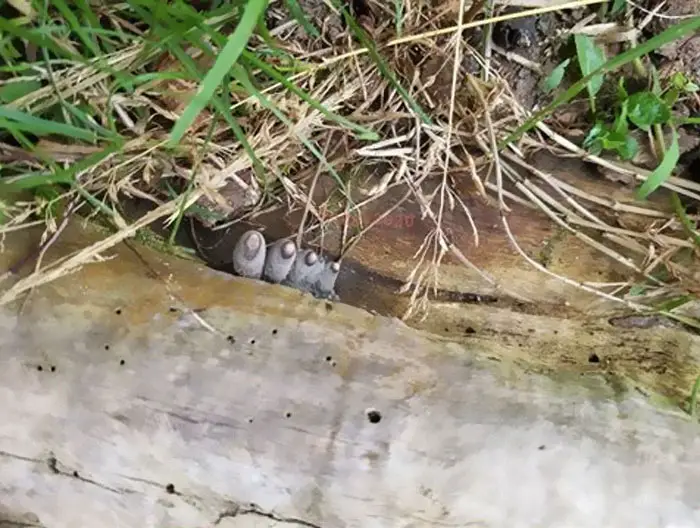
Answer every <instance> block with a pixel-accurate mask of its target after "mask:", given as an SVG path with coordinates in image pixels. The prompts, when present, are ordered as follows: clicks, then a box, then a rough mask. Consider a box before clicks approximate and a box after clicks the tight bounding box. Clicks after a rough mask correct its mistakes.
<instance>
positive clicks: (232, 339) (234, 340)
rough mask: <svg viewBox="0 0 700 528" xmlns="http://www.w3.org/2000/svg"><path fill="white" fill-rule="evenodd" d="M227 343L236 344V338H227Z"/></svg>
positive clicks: (230, 336)
mask: <svg viewBox="0 0 700 528" xmlns="http://www.w3.org/2000/svg"><path fill="white" fill-rule="evenodd" d="M226 341H228V342H229V343H231V344H233V343H235V342H236V338H235V337H233V336H232V335H229V336H226Z"/></svg>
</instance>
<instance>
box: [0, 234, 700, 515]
mask: <svg viewBox="0 0 700 528" xmlns="http://www.w3.org/2000/svg"><path fill="white" fill-rule="evenodd" d="M91 236H94V235H91V234H90V233H86V232H85V231H83V230H80V229H77V228H73V229H68V230H67V231H66V232H65V233H64V234H63V235H62V236H61V238H60V239H59V242H58V243H57V244H56V245H54V246H53V247H52V248H51V249H50V250H49V252H48V254H47V255H46V259H47V261H51V260H53V259H56V258H59V257H60V256H62V255H64V254H66V253H68V252H70V251H72V250H74V249H75V248H76V246H77V245H78V244H79V245H80V246H82V245H84V244H85V242H86V240H87V241H89V240H90V237H91ZM33 242H34V241H33V240H32V239H31V237H28V236H27V235H26V234H22V235H21V236H19V235H17V236H8V238H7V240H6V241H5V251H4V252H3V253H2V264H3V266H4V267H5V268H7V267H9V265H10V264H13V263H16V262H17V261H18V259H19V258H21V257H22V256H23V255H25V254H26V252H27V251H29V250H30V249H31V247H32V244H33ZM110 254H112V255H114V256H115V257H116V258H113V259H111V260H108V261H107V262H102V263H94V264H88V265H86V266H84V267H83V268H82V269H81V270H80V271H78V272H76V273H74V274H72V275H69V276H66V277H63V278H61V279H59V280H57V281H54V282H52V283H50V284H47V285H44V286H42V287H41V288H38V289H36V290H35V291H33V292H32V294H31V296H29V298H27V299H23V300H22V301H20V302H17V303H15V304H13V305H10V306H5V307H3V308H1V309H0V326H1V327H2V332H0V361H2V368H1V369H0V381H1V385H0V387H1V388H0V391H1V400H0V401H2V405H1V406H0V424H1V425H0V432H1V433H0V482H1V483H2V486H3V491H2V495H1V496H0V525H6V526H42V527H47V528H61V527H74V526H101V527H112V526H114V527H117V526H119V527H121V526H128V527H134V526H153V527H179V528H190V527H192V528H194V527H205V526H223V527H239V526H241V527H242V526H256V527H257V526H286V525H289V526H312V527H313V526H323V527H355V526H357V527H395V526H412V527H423V526H425V527H434V526H489V527H500V526H523V527H526V526H527V527H529V526H533V527H534V526H577V527H588V526H591V527H596V528H600V527H606V526H611V527H613V526H615V527H617V526H635V527H639V528H644V527H651V526H671V525H674V526H695V525H697V524H698V523H700V509H699V508H698V506H697V505H698V504H700V500H699V499H700V455H699V454H698V453H700V450H699V449H698V442H699V441H700V440H698V438H699V436H698V426H697V425H696V424H695V423H692V422H691V421H689V420H686V419H684V416H683V414H682V413H680V412H679V411H677V410H675V411H674V409H673V406H663V405H661V406H659V405H658V403H659V401H660V399H661V398H657V396H670V397H674V396H678V395H679V394H680V393H681V385H682V384H686V383H688V382H689V381H691V379H692V378H691V373H694V372H696V371H697V365H698V355H699V352H700V347H699V341H698V338H697V337H696V336H693V335H691V334H688V333H685V332H683V331H681V330H679V329H675V328H653V329H649V330H646V331H644V330H635V331H634V334H632V333H631V332H632V331H630V333H629V335H627V334H626V333H625V331H624V330H620V329H619V328H615V327H612V326H610V325H609V324H608V323H607V321H585V322H581V321H576V320H566V319H563V318H556V317H554V316H544V315H528V314H526V313H518V314H513V313H506V312H507V311H506V310H504V309H495V308H494V309H489V308H488V307H486V308H485V307H484V306H476V305H464V304H459V305H454V304H449V305H444V306H439V305H436V306H438V310H437V311H436V312H435V313H436V314H438V315H434V316H433V317H442V318H443V320H441V321H440V324H442V325H445V326H449V327H450V328H449V330H450V332H446V333H445V335H443V336H437V335H434V334H427V333H422V332H420V331H418V330H416V329H411V328H408V327H406V326H405V325H404V324H402V323H400V322H398V321H396V320H395V319H391V318H385V317H380V316H374V315H371V314H370V313H368V312H366V311H364V310H360V309H357V308H353V307H350V306H347V305H344V304H340V303H336V304H330V303H327V302H324V301H319V300H315V299H312V298H310V297H309V296H308V295H302V294H300V293H299V292H297V291H294V290H291V289H288V288H285V287H282V286H273V285H268V284H262V283H258V282H255V281H249V280H244V279H239V278H235V277H231V276H227V275H225V274H222V273H217V272H214V271H211V270H209V269H207V268H205V267H202V266H198V265H196V264H193V263H191V262H185V261H182V260H177V259H174V258H170V257H166V256H163V255H160V254H157V253H155V252H153V251H151V250H148V249H146V248H142V247H138V246H135V245H133V244H131V243H130V244H129V245H128V246H127V245H124V244H122V245H120V246H118V247H116V248H115V249H114V250H113V251H110ZM499 310H500V311H499ZM449 313H452V316H451V318H449V319H447V322H445V320H446V319H445V318H447V317H448V316H447V314H449ZM433 323H434V324H437V322H436V321H433ZM457 325H461V326H459V327H458V326H457ZM467 325H468V326H467ZM606 325H607V326H606ZM632 336H634V339H633V340H631V341H630V340H629V339H632ZM642 346H644V347H647V349H648V350H649V351H648V352H647V353H646V354H644V353H642V354H641V357H643V358H645V359H644V361H646V362H648V364H650V365H659V366H663V367H664V368H666V372H665V373H663V374H661V373H660V372H653V371H646V370H643V371H640V370H639V369H633V368H632V367H629V366H627V367H626V366H625V365H626V364H625V361H629V362H632V361H639V359H638V357H639V356H640V347H642ZM552 350H556V351H557V354H558V357H565V358H569V360H570V362H569V363H568V365H569V367H568V368H563V367H564V366H565V365H566V363H565V362H561V363H557V366H558V367H561V368H557V369H556V370H554V369H550V368H545V367H546V366H548V361H549V359H550V358H548V355H549V354H551V353H552ZM608 351H609V352H608ZM621 351H622V352H621ZM612 352H616V353H617V355H614V354H613V353H612ZM593 354H595V355H596V357H598V361H592V358H593V356H592V355H593ZM657 356H661V357H657ZM538 371H539V372H538ZM645 376H646V377H645ZM689 387H690V385H689V384H688V385H686V386H685V387H684V389H685V388H689Z"/></svg>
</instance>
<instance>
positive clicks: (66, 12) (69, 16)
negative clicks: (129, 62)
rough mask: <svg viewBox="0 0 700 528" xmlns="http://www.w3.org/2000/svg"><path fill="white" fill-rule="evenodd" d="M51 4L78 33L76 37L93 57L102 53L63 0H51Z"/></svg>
mask: <svg viewBox="0 0 700 528" xmlns="http://www.w3.org/2000/svg"><path fill="white" fill-rule="evenodd" d="M52 3H53V5H54V6H55V7H56V9H58V11H59V12H60V13H61V15H63V18H64V20H65V21H66V22H68V25H69V26H70V28H71V29H72V30H73V32H74V33H75V34H76V35H78V38H79V39H80V40H81V41H82V42H83V44H84V45H85V47H86V48H87V49H89V50H90V52H91V53H92V55H93V56H94V57H99V56H100V55H102V50H101V49H100V48H99V46H97V44H95V42H94V41H93V40H92V39H91V38H90V36H89V35H88V34H87V33H86V32H85V30H84V29H83V26H82V25H81V24H80V21H79V20H78V17H77V16H75V13H73V11H72V10H71V8H70V7H68V4H66V3H65V2H64V1H63V0H53V1H52Z"/></svg>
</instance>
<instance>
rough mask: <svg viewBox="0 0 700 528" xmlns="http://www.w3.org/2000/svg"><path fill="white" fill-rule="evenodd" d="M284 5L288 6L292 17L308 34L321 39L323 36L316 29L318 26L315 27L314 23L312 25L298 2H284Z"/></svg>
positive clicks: (290, 0)
mask: <svg viewBox="0 0 700 528" xmlns="http://www.w3.org/2000/svg"><path fill="white" fill-rule="evenodd" d="M284 3H285V4H286V6H287V9H289V12H290V13H291V15H292V16H293V17H294V18H295V19H296V21H297V22H299V24H300V25H301V27H303V28H304V31H306V33H308V34H309V35H311V36H312V37H315V38H321V34H320V33H319V31H318V29H316V26H314V25H313V23H311V21H310V20H309V19H308V18H307V17H306V13H304V10H303V9H302V7H301V6H300V5H299V2H298V0H284Z"/></svg>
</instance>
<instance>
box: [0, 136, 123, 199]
mask: <svg viewBox="0 0 700 528" xmlns="http://www.w3.org/2000/svg"><path fill="white" fill-rule="evenodd" d="M123 146H124V144H123V143H122V142H121V141H115V142H114V143H112V144H111V145H109V146H107V147H106V148H104V149H102V150H100V151H99V152H95V153H93V154H90V155H89V156H85V157H84V158H82V159H81V160H79V161H77V162H75V163H73V164H72V165H70V166H69V167H67V168H65V169H62V168H59V169H58V170H55V171H54V172H43V173H39V174H36V173H34V174H28V175H25V176H20V177H19V178H17V179H13V180H11V181H8V182H6V183H4V184H3V187H6V188H10V189H11V190H17V191H19V190H27V189H34V188H36V187H39V186H41V185H53V184H65V185H73V184H74V183H76V181H75V175H76V174H78V173H79V172H82V171H84V170H87V169H89V168H90V167H92V166H94V165H97V164H98V163H100V162H101V161H103V160H104V159H105V158H106V157H107V156H111V155H112V154H114V153H116V152H119V151H120V150H121V149H122V147H123Z"/></svg>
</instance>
